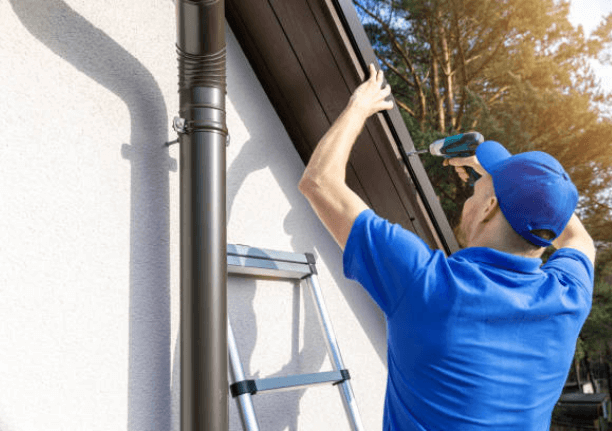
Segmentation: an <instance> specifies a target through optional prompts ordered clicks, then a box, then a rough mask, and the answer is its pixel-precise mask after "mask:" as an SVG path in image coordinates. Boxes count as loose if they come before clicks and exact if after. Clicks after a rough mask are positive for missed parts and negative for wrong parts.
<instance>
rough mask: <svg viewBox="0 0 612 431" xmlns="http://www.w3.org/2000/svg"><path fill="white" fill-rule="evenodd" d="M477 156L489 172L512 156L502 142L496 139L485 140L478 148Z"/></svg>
mask: <svg viewBox="0 0 612 431" xmlns="http://www.w3.org/2000/svg"><path fill="white" fill-rule="evenodd" d="M476 157H477V158H478V161H479V162H480V164H481V165H482V167H483V168H484V169H485V171H487V172H488V173H489V174H490V173H491V171H492V170H493V169H494V168H495V166H497V165H498V164H499V163H500V162H503V161H504V160H506V159H508V158H510V157H512V154H510V152H509V151H508V150H506V149H505V148H504V146H503V145H502V144H500V143H499V142H495V141H484V142H483V143H482V144H480V145H479V146H478V147H477V148H476Z"/></svg>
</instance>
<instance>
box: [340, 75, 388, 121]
mask: <svg viewBox="0 0 612 431" xmlns="http://www.w3.org/2000/svg"><path fill="white" fill-rule="evenodd" d="M383 80H384V74H383V71H382V70H379V71H378V72H377V71H376V68H375V67H374V65H373V64H370V77H369V78H368V79H367V80H366V81H364V82H363V83H362V84H361V85H360V86H359V87H357V89H356V90H355V92H354V93H353V95H352V96H351V98H350V100H349V103H348V106H347V109H350V110H355V111H358V112H359V113H361V114H362V115H363V117H364V118H368V117H369V116H370V115H373V114H375V113H377V112H378V111H383V110H387V109H391V108H393V100H386V99H387V97H388V96H389V95H390V94H391V87H390V86H389V85H388V84H387V85H385V86H384V87H382V84H383Z"/></svg>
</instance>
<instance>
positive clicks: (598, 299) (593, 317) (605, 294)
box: [577, 279, 612, 364]
mask: <svg viewBox="0 0 612 431" xmlns="http://www.w3.org/2000/svg"><path fill="white" fill-rule="evenodd" d="M611 343H612V285H611V284H609V283H607V282H606V281H604V280H601V279H600V280H597V281H596V282H595V288H594V291H593V307H592V308H591V313H590V314H589V317H588V318H587V320H586V322H585V323H584V326H583V327H582V331H581V332H580V338H579V344H580V348H581V352H580V353H581V354H582V357H584V352H588V354H589V357H591V358H599V357H602V358H606V359H607V361H608V362H610V363H611V364H612V358H610V357H609V354H608V352H609V351H610V348H611V347H612V346H611V345H610V344H611ZM577 354H578V351H577Z"/></svg>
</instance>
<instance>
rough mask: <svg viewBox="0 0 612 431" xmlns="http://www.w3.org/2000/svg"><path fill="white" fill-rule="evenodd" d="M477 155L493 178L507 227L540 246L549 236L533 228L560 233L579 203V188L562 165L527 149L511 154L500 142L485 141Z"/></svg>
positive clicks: (543, 154)
mask: <svg viewBox="0 0 612 431" xmlns="http://www.w3.org/2000/svg"><path fill="white" fill-rule="evenodd" d="M476 157H477V158H478V161H479V162H480V164H481V165H482V167H483V168H484V169H485V170H486V171H487V172H488V173H489V174H490V175H491V177H492V178H493V187H494V189H495V195H496V196H497V201H498V203H499V208H500V209H501V211H502V213H503V214H504V216H505V217H506V220H508V223H510V226H512V228H513V229H514V230H515V231H516V232H517V233H518V234H519V235H521V236H522V237H523V238H525V239H526V240H527V241H529V242H530V243H532V244H535V245H537V246H540V247H548V246H549V245H551V244H552V241H553V240H552V239H550V240H547V239H544V238H541V237H539V236H537V235H535V234H534V233H532V231H534V230H539V229H547V230H550V231H552V232H553V233H554V234H555V238H556V237H558V236H559V235H561V233H562V232H563V230H564V229H565V226H566V225H567V223H568V222H569V220H570V219H571V218H572V215H573V214H574V211H575V210H576V205H577V204H578V190H577V189H576V186H575V185H574V183H572V180H571V179H570V177H569V175H568V174H567V172H565V169H563V166H561V164H560V163H559V162H558V161H557V159H555V158H554V157H552V156H551V155H550V154H547V153H543V152H541V151H529V152H526V153H520V154H517V155H514V156H513V155H512V154H510V152H509V151H508V150H506V149H505V148H504V147H503V146H502V145H501V144H500V143H498V142H495V141H485V142H483V143H482V144H480V145H479V146H478V147H477V148H476Z"/></svg>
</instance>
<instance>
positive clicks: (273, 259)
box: [227, 244, 316, 279]
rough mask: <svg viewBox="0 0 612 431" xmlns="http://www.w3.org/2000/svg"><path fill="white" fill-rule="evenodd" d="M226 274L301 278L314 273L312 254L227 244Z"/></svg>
mask: <svg viewBox="0 0 612 431" xmlns="http://www.w3.org/2000/svg"><path fill="white" fill-rule="evenodd" d="M227 272H228V274H243V275H254V276H259V277H274V278H290V279H302V278H304V277H307V276H309V275H311V274H313V273H316V269H315V267H314V257H313V256H312V255H309V254H308V253H306V254H299V253H288V252H279V251H274V250H266V249H263V248H255V247H248V246H242V245H234V244H228V246H227Z"/></svg>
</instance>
